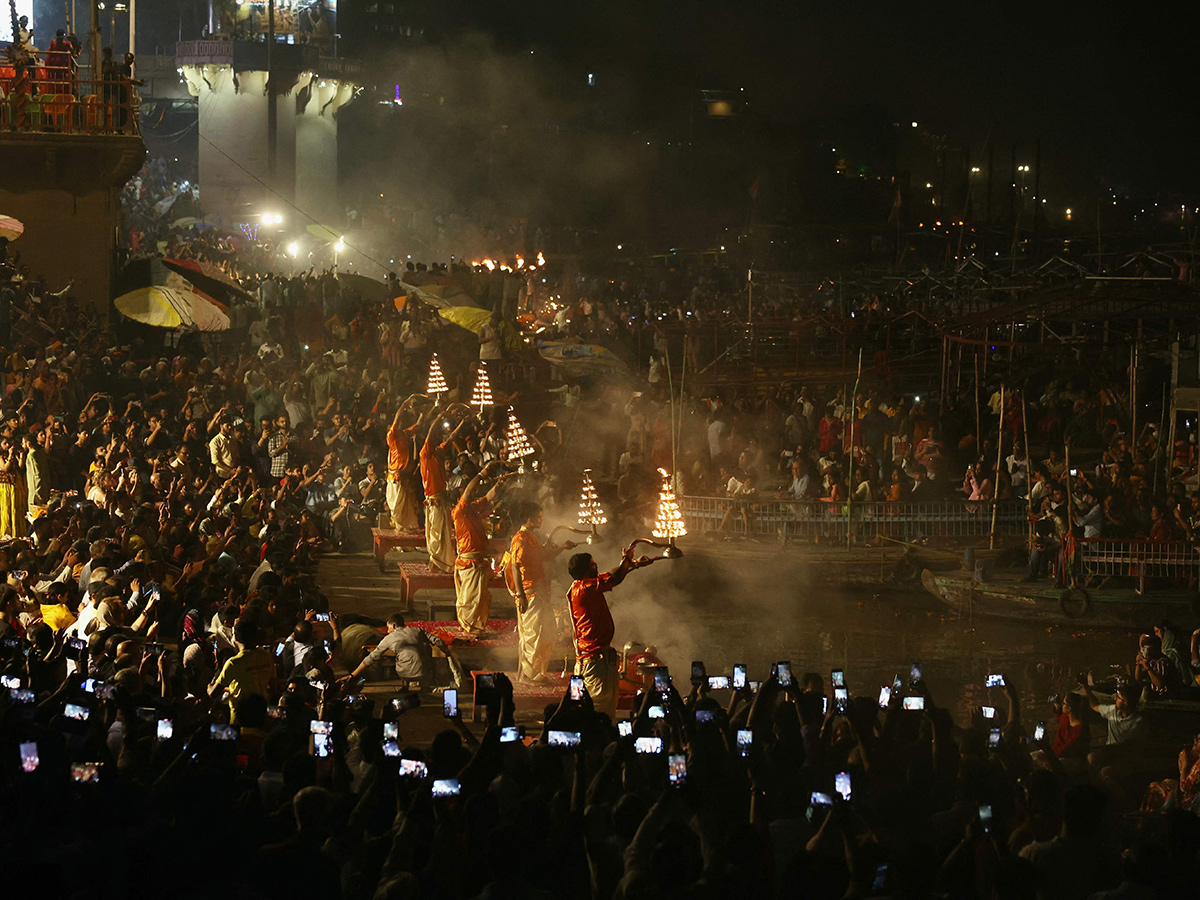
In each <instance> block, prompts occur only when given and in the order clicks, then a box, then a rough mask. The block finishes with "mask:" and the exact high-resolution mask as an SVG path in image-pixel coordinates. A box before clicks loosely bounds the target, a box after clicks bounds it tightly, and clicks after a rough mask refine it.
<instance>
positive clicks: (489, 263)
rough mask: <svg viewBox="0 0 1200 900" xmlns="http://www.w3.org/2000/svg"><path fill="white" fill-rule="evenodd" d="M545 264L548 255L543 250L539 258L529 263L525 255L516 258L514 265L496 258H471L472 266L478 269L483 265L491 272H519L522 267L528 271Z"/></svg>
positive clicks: (539, 252) (539, 253)
mask: <svg viewBox="0 0 1200 900" xmlns="http://www.w3.org/2000/svg"><path fill="white" fill-rule="evenodd" d="M544 265H546V257H545V256H544V255H543V254H542V251H541V250H539V251H538V255H537V260H536V261H535V262H531V263H529V264H528V265H527V264H526V263H525V257H523V256H518V257H517V258H516V262H515V265H512V266H509V265H506V264H505V263H501V262H496V260H494V259H473V260H471V267H472V268H474V269H478V268H479V267H480V266H483V267H484V268H485V269H487V270H488V271H489V272H495V271H496V269H499V270H500V271H501V272H517V271H520V270H522V269H524V270H525V271H527V272H532V271H533V270H534V269H537V268H541V267H542V266H544Z"/></svg>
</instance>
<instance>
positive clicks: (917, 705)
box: [904, 697, 925, 709]
mask: <svg viewBox="0 0 1200 900" xmlns="http://www.w3.org/2000/svg"><path fill="white" fill-rule="evenodd" d="M904 708H905V709H924V708H925V698H924V697H905V698H904Z"/></svg>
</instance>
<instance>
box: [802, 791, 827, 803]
mask: <svg viewBox="0 0 1200 900" xmlns="http://www.w3.org/2000/svg"><path fill="white" fill-rule="evenodd" d="M808 805H809V806H833V798H832V797H830V796H829V795H828V794H826V793H825V792H824V791H813V792H812V793H811V794H810V795H809V797H808Z"/></svg>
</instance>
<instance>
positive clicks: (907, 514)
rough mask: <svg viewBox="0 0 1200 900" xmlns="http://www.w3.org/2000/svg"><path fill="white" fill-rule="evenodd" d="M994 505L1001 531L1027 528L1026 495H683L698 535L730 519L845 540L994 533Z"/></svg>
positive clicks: (757, 531) (771, 531) (738, 526)
mask: <svg viewBox="0 0 1200 900" xmlns="http://www.w3.org/2000/svg"><path fill="white" fill-rule="evenodd" d="M994 505H995V506H996V507H997V509H996V534H998V535H1016V534H1024V533H1025V532H1026V530H1027V529H1028V522H1027V515H1028V507H1027V506H1026V504H1025V503H1024V501H1021V500H1001V501H999V503H998V504H993V503H991V502H986V501H978V500H975V501H967V500H946V501H940V502H936V503H904V502H890V501H872V502H869V503H859V502H856V503H852V504H850V505H849V507H848V508H847V504H846V503H845V502H844V501H837V502H834V501H831V500H779V499H776V498H774V497H772V496H771V495H769V494H764V495H762V496H758V497H751V498H748V499H732V498H729V497H680V498H679V506H680V511H681V512H682V513H683V518H684V521H685V522H686V523H687V527H688V531H689V532H691V533H693V534H699V533H702V532H705V531H711V530H713V529H716V528H718V527H720V526H721V524H722V523H723V522H724V523H725V528H726V530H728V531H730V532H731V533H734V534H751V535H769V536H772V537H779V538H786V539H792V538H794V539H797V540H814V539H829V540H835V539H836V540H845V539H846V535H847V531H848V530H852V534H853V535H854V537H855V538H856V539H858V540H870V539H873V538H876V537H889V538H896V539H897V540H903V541H912V540H916V539H918V538H922V537H986V536H987V535H989V534H991V530H992V507H993V506H994ZM731 510H732V512H731ZM743 513H744V515H743ZM747 525H749V528H748V529H747Z"/></svg>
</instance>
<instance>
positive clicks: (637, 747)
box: [633, 737, 663, 753]
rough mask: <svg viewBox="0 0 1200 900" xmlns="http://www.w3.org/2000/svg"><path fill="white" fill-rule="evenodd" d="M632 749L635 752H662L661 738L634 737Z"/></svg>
mask: <svg viewBox="0 0 1200 900" xmlns="http://www.w3.org/2000/svg"><path fill="white" fill-rule="evenodd" d="M633 749H634V751H636V752H637V753H662V752H663V739H662V738H660V737H640V738H634V740H633Z"/></svg>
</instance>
